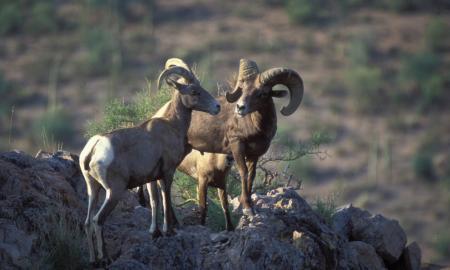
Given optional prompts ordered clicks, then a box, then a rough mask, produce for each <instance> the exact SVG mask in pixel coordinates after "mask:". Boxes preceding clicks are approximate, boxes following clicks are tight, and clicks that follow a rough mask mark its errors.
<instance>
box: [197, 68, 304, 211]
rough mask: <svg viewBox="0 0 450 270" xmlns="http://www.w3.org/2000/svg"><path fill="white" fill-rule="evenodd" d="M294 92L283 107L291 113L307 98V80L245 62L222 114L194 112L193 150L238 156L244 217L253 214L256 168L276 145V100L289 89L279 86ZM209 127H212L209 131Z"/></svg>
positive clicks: (291, 72) (222, 102)
mask: <svg viewBox="0 0 450 270" xmlns="http://www.w3.org/2000/svg"><path fill="white" fill-rule="evenodd" d="M278 84H281V85H285V86H286V87H287V88H288V89H289V94H290V101H289V104H288V105H287V106H285V107H283V108H282V109H281V114H282V115H284V116H288V115H291V114H292V113H294V112H295V111H296V109H297V108H298V107H299V106H300V103H301V101H302V98H303V81H302V78H301V77H300V75H299V74H298V73H297V72H295V71H294V70H292V69H287V68H271V69H268V70H266V71H264V72H261V73H260V72H259V70H258V67H257V65H256V63H255V62H253V61H251V60H247V59H241V61H240V66H239V73H238V78H237V82H236V85H235V87H234V90H233V91H231V92H227V93H226V96H225V97H218V98H217V100H218V101H219V102H220V105H221V108H222V109H221V111H220V113H219V115H218V116H215V117H211V116H209V115H206V114H201V113H195V112H194V113H193V114H192V119H191V125H190V127H189V131H188V143H189V144H190V145H191V146H192V148H193V149H196V150H199V151H202V152H211V153H224V154H227V153H230V152H231V153H232V154H233V157H234V160H235V162H236V165H237V168H238V171H239V174H240V176H241V179H242V184H241V188H242V193H241V198H240V201H241V204H242V205H243V213H244V214H248V215H253V210H252V204H251V199H250V195H251V191H252V187H253V180H254V178H255V172H256V164H257V162H258V159H259V157H260V156H262V155H263V154H264V153H265V152H266V151H267V149H268V148H269V146H270V143H271V141H272V138H273V137H274V135H275V133H276V129H277V115H276V112H275V105H274V102H273V100H272V98H273V97H275V98H279V97H283V96H285V95H286V94H287V93H288V91H285V90H273V89H272V88H273V87H274V86H275V85H278ZM204 127H208V128H204Z"/></svg>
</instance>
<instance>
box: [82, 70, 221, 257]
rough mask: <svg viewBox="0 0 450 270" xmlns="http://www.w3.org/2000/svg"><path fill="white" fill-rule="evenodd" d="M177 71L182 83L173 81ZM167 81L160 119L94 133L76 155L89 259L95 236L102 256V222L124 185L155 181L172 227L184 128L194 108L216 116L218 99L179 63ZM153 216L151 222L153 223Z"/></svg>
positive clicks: (168, 230)
mask: <svg viewBox="0 0 450 270" xmlns="http://www.w3.org/2000/svg"><path fill="white" fill-rule="evenodd" d="M174 76H178V77H182V78H183V79H184V82H185V83H180V81H177V80H175V79H174V78H173V77H174ZM162 80H165V81H166V82H167V84H169V85H170V86H172V87H173V88H175V89H176V90H177V91H174V94H173V96H172V99H171V102H170V106H169V107H168V108H167V112H166V116H165V117H164V118H155V119H150V120H148V121H146V122H144V123H143V124H141V125H140V126H137V127H132V128H124V129H118V130H114V131H112V132H110V133H106V134H102V135H95V136H94V137H92V138H91V139H89V141H88V142H87V144H86V146H85V147H84V149H83V151H82V152H81V154H80V167H81V170H82V173H83V176H84V178H85V181H86V185H87V192H88V196H89V203H88V213H87V218H86V222H85V230H86V234H87V238H88V246H89V253H90V262H91V263H94V262H95V261H96V257H95V249H94V242H93V238H92V237H93V235H94V233H95V236H96V243H97V253H98V254H97V259H98V260H99V261H100V262H101V261H103V260H104V259H106V253H105V247H104V240H103V230H102V227H103V224H104V222H105V220H106V218H107V217H108V215H109V214H110V213H111V211H112V210H113V209H114V207H115V206H116V204H117V202H118V201H119V199H120V198H121V196H122V195H123V194H124V193H125V191H126V190H127V189H131V188H135V187H137V186H141V185H143V184H145V183H148V182H150V181H156V180H157V179H160V180H159V184H160V187H161V190H162V198H163V208H164V225H163V232H165V233H167V234H170V233H171V232H172V229H173V228H172V226H173V222H172V220H171V212H169V211H171V210H172V207H171V201H170V188H171V184H172V180H173V174H174V172H175V169H176V168H177V166H178V165H179V164H180V162H181V161H182V160H183V158H184V157H185V155H186V154H187V153H188V152H189V151H190V147H189V145H188V144H187V139H186V135H187V131H188V129H189V125H190V122H191V115H192V111H193V110H198V111H204V112H208V113H209V114H211V115H216V114H218V113H219V111H220V105H219V104H218V103H217V101H216V100H215V99H214V98H213V97H212V96H211V95H210V94H209V93H208V92H207V91H206V90H205V89H203V88H202V87H201V86H200V84H199V82H198V80H197V78H196V77H195V75H194V74H193V73H192V72H191V71H189V70H187V69H185V68H183V67H179V66H175V67H172V68H169V69H165V70H164V71H163V72H162V73H161V75H160V77H159V80H158V81H159V82H160V81H162ZM101 187H102V188H103V189H105V190H106V196H105V201H104V202H103V205H102V206H101V208H100V210H99V211H98V212H97V214H96V215H95V216H94V217H93V209H92V208H93V206H94V205H95V204H96V201H97V199H98V193H99V190H100V188H101ZM156 216H157V215H154V217H152V226H151V227H150V233H152V234H153V235H157V234H158V232H159V230H158V227H157V222H156ZM153 219H155V222H153Z"/></svg>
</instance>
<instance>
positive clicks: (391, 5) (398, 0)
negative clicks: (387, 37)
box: [384, 0, 420, 12]
mask: <svg viewBox="0 0 450 270" xmlns="http://www.w3.org/2000/svg"><path fill="white" fill-rule="evenodd" d="M419 4H420V0H385V1H384V6H385V7H387V8H388V9H390V10H392V11H396V12H404V11H411V10H415V9H417V8H418V7H419Z"/></svg>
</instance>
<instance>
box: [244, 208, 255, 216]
mask: <svg viewBox="0 0 450 270" xmlns="http://www.w3.org/2000/svg"><path fill="white" fill-rule="evenodd" d="M242 214H243V215H244V216H248V217H251V218H253V217H255V211H254V210H253V208H243V209H242Z"/></svg>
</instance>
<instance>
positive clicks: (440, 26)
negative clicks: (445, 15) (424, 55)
mask: <svg viewBox="0 0 450 270" xmlns="http://www.w3.org/2000/svg"><path fill="white" fill-rule="evenodd" d="M448 33H450V28H449V27H448V26H447V24H446V23H445V22H444V20H443V19H442V18H433V19H432V20H431V21H430V22H429V23H428V25H427V28H426V31H425V43H426V46H427V48H428V49H430V50H431V51H440V50H443V49H445V48H446V47H447V46H448Z"/></svg>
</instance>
